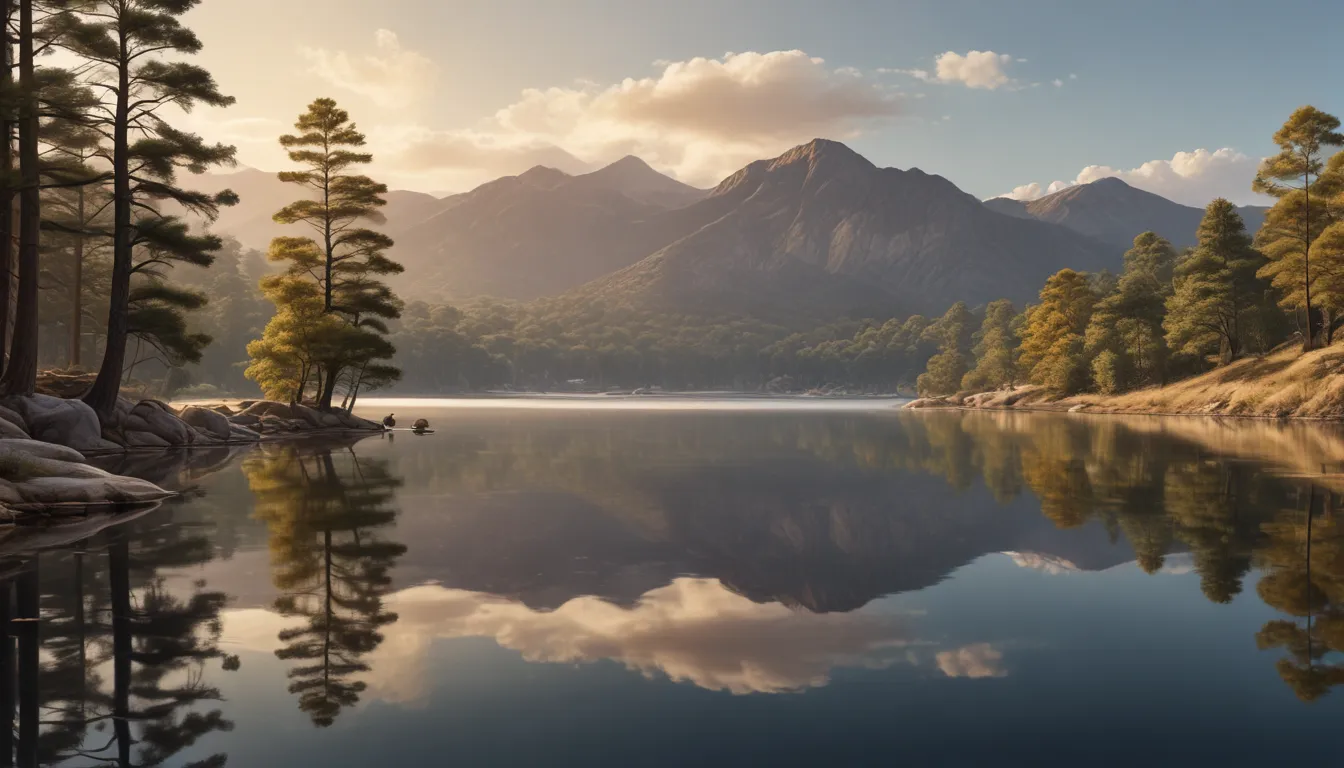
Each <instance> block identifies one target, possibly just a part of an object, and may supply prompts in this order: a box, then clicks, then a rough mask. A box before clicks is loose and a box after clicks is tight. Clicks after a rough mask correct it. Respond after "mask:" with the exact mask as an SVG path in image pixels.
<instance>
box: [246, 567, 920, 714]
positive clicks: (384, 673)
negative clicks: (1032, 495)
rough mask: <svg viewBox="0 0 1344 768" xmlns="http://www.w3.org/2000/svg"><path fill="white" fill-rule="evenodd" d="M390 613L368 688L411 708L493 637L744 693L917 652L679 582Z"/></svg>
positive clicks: (505, 643)
mask: <svg viewBox="0 0 1344 768" xmlns="http://www.w3.org/2000/svg"><path fill="white" fill-rule="evenodd" d="M385 605H386V607H387V609H388V610H390V611H392V612H394V613H396V614H397V616H398V619H397V622H396V623H394V624H391V625H389V626H387V627H385V628H384V629H383V630H382V631H383V634H384V636H385V640H384V642H383V643H382V645H380V646H379V648H378V649H377V650H376V651H374V652H373V653H372V654H370V655H369V657H368V659H367V660H366V661H367V662H368V664H369V667H370V672H369V673H368V674H366V675H363V676H362V679H363V680H364V681H365V682H366V683H367V684H368V691H369V696H370V697H373V698H378V699H380V700H383V701H389V702H393V703H400V704H406V705H415V704H419V703H422V702H424V701H425V700H426V699H427V697H428V694H429V690H428V681H429V680H430V675H429V674H428V670H427V669H426V664H427V660H426V656H427V653H428V650H429V648H430V646H431V644H432V643H433V641H434V640H436V639H441V638H443V639H447V638H466V637H484V638H489V639H491V640H493V641H494V642H496V643H498V644H499V645H500V646H501V647H504V648H510V649H513V650H515V651H518V652H519V653H520V654H521V655H522V656H523V658H524V659H526V660H528V661H531V662H538V663H556V664H581V663H591V662H595V661H600V660H611V661H615V662H618V663H620V664H622V665H624V666H625V667H626V668H628V669H630V670H633V671H636V672H639V673H641V674H644V675H650V676H652V675H655V674H657V675H663V676H666V677H667V678H669V679H671V680H674V681H677V682H689V683H691V684H693V685H696V686H699V687H701V688H706V689H709V690H716V691H729V692H732V693H736V694H747V693H788V692H795V691H801V690H805V689H807V688H815V687H819V686H824V685H826V684H827V683H828V682H829V680H830V672H831V670H832V669H834V668H837V667H846V666H848V667H871V668H882V667H887V666H890V665H892V664H896V663H902V662H904V661H905V660H906V652H907V650H908V649H909V647H910V646H911V645H912V643H911V642H910V641H909V640H908V639H907V637H906V629H905V622H904V621H903V619H902V617H900V616H895V615H891V614H884V613H880V612H876V611H871V610H866V611H865V610H860V611H855V612H853V613H827V614H814V613H808V612H803V611H794V610H791V609H789V608H788V607H786V606H784V605H781V604H779V603H755V602H752V601H751V600H748V599H747V598H745V597H742V596H741V595H738V594H736V593H734V592H732V591H731V590H729V589H728V588H726V587H725V586H723V584H722V583H720V582H719V581H718V580H717V579H693V578H681V579H677V580H676V581H674V582H672V583H671V584H669V585H667V586H665V587H660V588H658V589H654V590H651V591H649V592H648V593H646V594H645V595H644V596H643V597H642V598H641V599H640V601H639V603H638V604H636V605H635V606H634V607H633V608H622V607H620V606H617V605H613V604H611V603H608V602H606V601H604V600H601V599H598V598H595V597H580V598H576V599H573V600H570V601H569V602H567V603H565V604H564V605H562V606H560V607H559V608H557V609H555V610H553V611H538V610H533V609H531V608H528V607H527V606H525V605H522V604H519V603H516V602H513V601H510V600H507V599H505V598H502V597H497V596H494V595H489V594H485V593H480V592H468V591H464V590H457V589H446V588H444V587H441V586H438V585H426V586H420V587H413V588H410V589H406V590H403V591H401V592H397V593H395V594H392V595H389V596H388V597H387V598H386V599H385ZM287 621H288V620H285V619H280V618H277V617H274V616H273V615H269V614H268V613H267V612H265V611H255V610H254V611H230V612H226V614H225V636H226V637H228V638H229V640H230V643H231V644H232V645H234V646H236V647H239V648H248V649H251V650H259V651H270V650H274V649H275V648H276V647H277V641H276V638H275V635H276V633H278V631H279V630H280V629H282V628H284V626H286V622H287ZM940 658H941V657H940ZM940 666H941V662H940Z"/></svg>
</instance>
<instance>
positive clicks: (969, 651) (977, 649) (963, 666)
mask: <svg viewBox="0 0 1344 768" xmlns="http://www.w3.org/2000/svg"><path fill="white" fill-rule="evenodd" d="M936 661H937V663H938V669H940V670H942V673H943V674H944V675H947V676H948V677H969V678H982V677H1006V676H1007V675H1008V673H1007V672H1006V671H1005V670H1004V669H1003V668H1002V666H1001V664H1002V662H1003V653H1002V652H1000V651H998V650H996V649H995V648H994V647H993V646H991V645H990V644H988V643H976V644H975V645H968V646H965V647H962V648H957V649H955V650H951V651H939V652H938V656H937V657H936Z"/></svg>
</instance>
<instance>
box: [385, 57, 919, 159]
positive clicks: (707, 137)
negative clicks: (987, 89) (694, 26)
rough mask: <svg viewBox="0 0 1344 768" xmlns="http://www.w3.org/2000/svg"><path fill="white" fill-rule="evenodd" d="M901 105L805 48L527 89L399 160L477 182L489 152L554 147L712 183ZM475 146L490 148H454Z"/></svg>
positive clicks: (897, 111) (849, 131)
mask: <svg viewBox="0 0 1344 768" xmlns="http://www.w3.org/2000/svg"><path fill="white" fill-rule="evenodd" d="M905 103H906V102H905V98H904V97H903V96H902V95H901V94H900V93H895V92H893V91H892V90H891V89H889V88H884V87H882V85H881V84H879V83H874V82H868V81H866V80H865V79H864V78H863V77H862V76H861V74H860V73H858V72H857V71H855V70H852V69H849V68H841V69H834V68H832V67H829V66H827V65H826V63H825V62H824V61H823V60H822V59H819V58H815V57H812V56H809V55H807V54H806V53H804V52H803V51H772V52H768V53H756V52H746V53H728V54H725V55H724V56H723V57H722V58H719V59H711V58H694V59H689V60H685V61H673V62H664V63H663V64H662V67H661V70H660V71H659V72H658V73H657V74H656V75H655V76H652V77H644V78H626V79H625V80H622V81H620V82H618V83H610V84H605V85H604V84H598V83H577V84H573V85H569V86H552V87H547V88H530V89H527V90H525V91H523V92H522V94H521V95H520V96H519V98H518V99H517V100H516V101H514V102H513V103H511V104H508V105H506V106H504V107H503V108H501V109H499V110H498V111H497V112H496V113H495V114H494V115H493V116H492V117H490V118H489V119H487V120H485V121H483V122H482V123H481V124H479V125H477V126H474V127H472V128H471V129H469V130H459V131H439V132H436V133H433V134H428V133H427V134H426V137H425V140H424V141H420V142H417V143H416V144H414V145H412V146H406V147H405V148H404V149H401V150H400V154H401V157H399V158H398V159H397V162H398V163H399V164H401V165H402V166H406V167H415V166H417V165H419V164H420V162H421V158H424V157H433V158H436V160H437V161H438V162H437V165H439V166H441V167H442V168H444V169H447V168H449V166H450V165H451V166H452V167H453V168H455V169H456V170H458V171H461V172H466V173H470V172H477V173H482V174H486V173H488V172H490V171H491V170H492V169H493V167H494V162H495V160H494V159H493V157H492V154H497V153H493V152H492V151H491V150H498V149H499V148H501V147H508V148H532V149H533V150H536V149H537V148H545V147H553V148H558V149H560V150H562V151H564V152H566V153H568V154H570V155H572V156H574V157H577V158H582V160H583V161H584V162H587V163H592V164H604V163H606V162H610V161H614V160H617V159H619V158H621V157H623V156H624V155H627V154H637V155H639V156H640V157H643V158H644V159H645V160H647V161H648V162H649V163H650V164H652V165H654V166H655V167H658V168H660V169H663V170H666V171H669V172H671V173H673V174H674V175H676V176H678V177H680V178H682V179H683V180H685V181H689V182H691V183H697V184H701V185H712V184H714V183H717V182H718V181H719V180H721V179H722V178H723V177H725V176H727V175H728V174H730V173H732V172H734V171H736V170H737V169H738V168H740V167H741V166H742V165H744V164H746V163H747V162H750V161H752V160H757V159H760V158H761V157H767V156H770V155H772V154H778V153H779V152H782V151H784V150H785V149H788V148H789V147H791V146H793V145H795V144H800V143H803V142H806V141H808V140H810V139H812V138H816V137H818V136H827V137H832V138H850V137H853V136H854V135H857V134H858V133H860V132H861V131H862V130H863V129H865V128H867V127H868V126H870V125H872V124H874V123H876V122H879V121H883V120H887V119H890V118H893V117H896V116H898V115H901V114H903V113H904V112H905ZM371 138H372V132H371ZM464 139H465V140H466V141H464ZM472 143H474V144H476V145H477V146H480V147H483V148H489V149H487V150H485V151H482V152H481V153H480V154H476V155H474V154H472V153H471V152H467V151H463V150H465V149H468V148H469V147H470V145H471V144H472ZM438 145H448V146H450V147H451V149H448V150H444V149H443V148H442V147H440V146H438ZM511 151H512V150H511ZM449 159H451V161H452V162H451V163H448V162H446V161H447V160H449Z"/></svg>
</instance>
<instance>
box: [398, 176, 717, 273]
mask: <svg viewBox="0 0 1344 768" xmlns="http://www.w3.org/2000/svg"><path fill="white" fill-rule="evenodd" d="M704 194H705V193H704V192H703V191H702V190H697V189H695V188H693V187H688V186H686V185H684V184H682V183H681V182H678V181H675V180H674V179H671V178H668V177H666V176H663V175H662V174H660V173H658V172H657V171H655V170H653V169H652V168H650V167H649V166H647V165H645V164H644V162H643V161H641V160H637V159H635V158H625V159H624V160H619V161H617V162H616V163H613V164H612V165H609V166H607V167H605V168H602V169H600V170H598V171H594V172H593V173H589V174H584V175H581V176H570V175H569V174H566V173H564V172H563V171H558V170H556V169H554V168H546V167H543V166H538V167H536V168H533V169H531V170H529V171H527V172H526V173H523V174H520V175H518V176H506V177H504V178H501V179H496V180H494V181H491V182H488V183H486V184H482V185H481V186H479V187H477V188H476V189H473V190H471V191H470V192H466V193H463V194H460V195H453V196H451V197H448V198H444V199H443V200H442V201H441V202H440V204H439V206H438V210H437V211H436V212H435V213H434V214H433V215H432V216H430V217H428V218H426V219H424V220H423V221H420V222H419V223H418V224H416V225H415V226H413V227H411V228H409V229H407V230H405V231H403V232H402V233H400V235H399V236H398V238H397V249H396V251H395V253H394V255H395V257H396V258H397V259H399V260H400V261H401V262H402V263H403V264H404V265H405V266H406V276H404V277H403V279H402V280H401V285H399V286H397V287H399V288H401V289H402V290H403V291H404V292H405V293H407V295H411V296H418V297H422V298H435V299H461V298H468V297H472V296H494V297H497V298H507V299H518V300H530V299H535V298H540V297H543V296H554V295H558V294H561V293H564V292H565V291H568V290H570V289H572V288H575V287H577V286H579V285H582V284H584V283H586V282H588V281H590V280H594V279H596V278H598V277H601V276H602V275H605V274H608V273H610V272H613V271H615V270H618V269H621V268H623V267H627V266H629V265H631V264H633V263H634V262H636V261H638V260H639V259H641V258H643V257H644V256H647V255H648V254H650V253H652V252H653V251H655V250H657V249H658V248H660V247H662V246H663V245H666V244H667V243H668V242H670V241H671V240H674V239H676V238H677V237H680V236H681V235H683V234H685V231H686V230H685V229H684V227H687V226H691V224H689V223H688V224H684V225H683V224H680V223H673V224H671V226H670V230H669V227H668V226H667V225H664V226H653V225H650V224H649V223H648V222H650V220H652V219H655V218H656V217H657V216H658V214H660V213H663V212H665V211H667V209H668V207H669V206H674V205H678V204H680V203H681V202H684V201H688V200H694V199H698V198H700V197H703V196H704Z"/></svg>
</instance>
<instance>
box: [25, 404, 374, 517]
mask: <svg viewBox="0 0 1344 768" xmlns="http://www.w3.org/2000/svg"><path fill="white" fill-rule="evenodd" d="M382 431H383V427H382V425H381V424H377V423H375V422H372V421H369V420H367V419H361V418H359V417H357V416H353V415H351V414H347V413H345V412H323V411H319V410H317V409H314V408H310V407H308V406H305V405H298V404H294V405H291V404H287V403H279V402H272V401H266V400H259V401H244V402H242V403H239V404H238V406H237V407H236V408H235V407H230V406H229V405H226V404H216V405H207V404H192V405H187V406H184V407H183V408H181V409H177V408H174V407H173V406H171V405H169V404H168V403H165V402H162V401H159V400H140V401H132V400H128V399H124V398H123V399H121V400H119V401H118V403H117V407H116V410H115V411H114V413H113V415H112V416H111V417H110V418H109V419H107V420H106V421H102V420H100V419H99V418H98V415H97V413H95V412H94V410H93V409H92V408H90V407H89V406H88V405H86V404H85V403H83V402H82V401H80V400H76V399H66V398H61V397H55V396H52V395H45V394H36V395H32V396H28V397H8V398H4V399H3V400H0V526H5V525H14V524H16V523H19V522H21V521H23V520H26V519H30V518H33V517H38V518H42V517H49V516H51V514H52V513H53V512H55V511H58V510H67V509H69V508H71V507H74V508H76V509H78V510H79V511H80V512H84V511H86V510H88V509H90V508H99V507H104V506H107V505H113V506H124V505H145V504H153V503H156V502H159V501H162V500H163V499H166V498H169V497H171V496H173V495H175V494H174V493H173V492H171V491H167V490H164V489H163V488H161V487H159V486H158V485H156V484H154V483H152V482H149V481H146V480H141V479H137V478H134V477H127V476H124V475H117V474H113V473H111V472H108V471H106V470H104V469H100V468H98V467H95V466H93V465H91V464H90V463H88V460H89V459H90V458H96V457H102V456H110V455H118V454H126V453H130V452H135V451H142V450H150V449H159V450H162V449H171V448H185V449H200V448H213V447H221V446H225V447H226V446H234V445H249V444H255V443H259V442H262V441H267V440H276V439H285V438H294V437H307V436H319V435H331V434H349V433H358V432H363V433H369V434H372V433H377V432H382Z"/></svg>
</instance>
